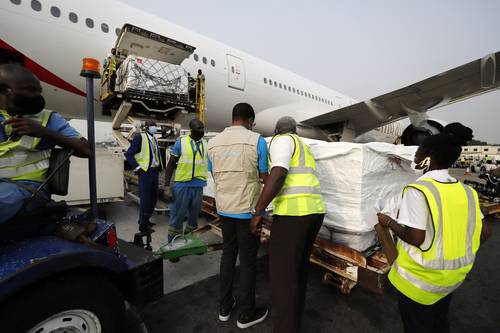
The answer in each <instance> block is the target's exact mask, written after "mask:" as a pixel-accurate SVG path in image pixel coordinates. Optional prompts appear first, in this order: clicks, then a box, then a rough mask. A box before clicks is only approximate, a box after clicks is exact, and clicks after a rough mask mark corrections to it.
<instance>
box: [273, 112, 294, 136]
mask: <svg viewBox="0 0 500 333" xmlns="http://www.w3.org/2000/svg"><path fill="white" fill-rule="evenodd" d="M274 133H276V134H285V133H297V122H296V121H295V119H293V118H292V117H289V116H285V117H281V118H280V119H279V120H278V122H277V123H276V128H275V129H274Z"/></svg>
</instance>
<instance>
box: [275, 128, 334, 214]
mask: <svg viewBox="0 0 500 333" xmlns="http://www.w3.org/2000/svg"><path fill="white" fill-rule="evenodd" d="M285 135H288V136H290V137H291V138H292V139H293V141H294V144H295V150H294V153H293V155H292V160H291V161H290V168H289V170H288V173H287V176H286V178H285V182H284V183H283V187H282V189H281V192H280V193H279V194H278V195H277V196H276V198H275V199H274V200H273V206H274V209H273V214H276V215H288V216H304V215H310V214H323V213H325V205H324V202H323V197H322V195H321V187H320V183H319V180H318V178H317V177H316V162H315V161H314V156H313V155H312V153H311V151H310V148H309V146H307V145H306V144H305V143H304V142H302V140H301V139H300V138H299V137H298V136H297V135H296V134H285ZM276 137H278V136H275V137H274V138H276ZM274 138H273V140H274ZM271 144H272V140H271V143H270V145H271Z"/></svg>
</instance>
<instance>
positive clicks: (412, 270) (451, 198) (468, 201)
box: [389, 179, 482, 305]
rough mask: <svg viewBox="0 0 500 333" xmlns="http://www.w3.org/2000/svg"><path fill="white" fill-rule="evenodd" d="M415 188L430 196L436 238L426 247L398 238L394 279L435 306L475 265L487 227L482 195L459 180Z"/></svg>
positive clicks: (399, 286) (406, 291)
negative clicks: (479, 196) (482, 214)
mask: <svg viewBox="0 0 500 333" xmlns="http://www.w3.org/2000/svg"><path fill="white" fill-rule="evenodd" d="M409 187H411V188H415V189H417V190H419V191H421V192H422V193H423V194H424V196H425V198H426V200H427V203H428V206H429V210H430V214H431V218H432V223H433V227H434V238H433V242H432V244H431V246H430V248H429V249H428V250H426V251H423V250H421V249H419V248H418V247H415V246H412V245H410V244H407V243H405V242H404V241H401V240H400V241H398V253H399V255H398V258H397V259H396V262H395V264H394V265H393V267H392V268H391V271H390V272H389V280H390V281H391V283H392V284H393V285H394V286H395V287H396V288H397V289H398V290H399V291H400V292H402V293H403V294H405V295H406V296H407V297H409V298H411V299H413V300H414V301H416V302H419V303H421V304H426V305H429V304H434V303H435V302H437V301H438V300H440V299H441V298H443V297H445V296H446V295H448V294H449V293H451V292H452V291H453V290H455V289H456V288H458V286H460V284H461V283H462V282H463V280H464V279H465V276H466V275H467V273H468V272H469V271H470V269H471V268H472V264H473V263H474V259H475V253H476V252H477V250H478V248H479V237H480V234H481V227H482V223H481V217H480V211H479V200H478V198H477V194H476V193H475V191H474V190H472V189H471V188H470V187H469V186H466V185H463V184H461V183H459V182H457V183H439V182H436V181H434V180H431V179H427V180H422V181H419V182H416V183H414V184H410V185H408V186H407V188H409ZM405 190H406V188H405Z"/></svg>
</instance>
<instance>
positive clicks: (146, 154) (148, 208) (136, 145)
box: [125, 119, 163, 232]
mask: <svg viewBox="0 0 500 333" xmlns="http://www.w3.org/2000/svg"><path fill="white" fill-rule="evenodd" d="M157 132H158V126H156V123H155V122H154V121H153V120H150V119H148V120H146V122H145V125H144V131H143V132H142V133H138V134H137V135H136V136H135V137H134V139H133V140H132V142H131V143H130V147H129V148H128V150H127V151H126V152H125V158H126V159H127V162H128V163H129V164H130V166H131V167H132V169H133V170H134V172H135V173H136V174H137V175H138V176H139V197H140V200H141V201H140V206H139V231H142V232H152V231H154V230H153V229H152V227H153V226H154V225H155V223H152V222H151V221H150V220H149V219H150V218H151V216H152V215H153V212H154V209H155V206H156V201H157V200H158V175H159V172H160V171H161V170H162V169H163V161H162V160H161V155H160V148H159V146H158V141H157V140H156V138H155V134H156V133H157Z"/></svg>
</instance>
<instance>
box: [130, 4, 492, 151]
mask: <svg viewBox="0 0 500 333" xmlns="http://www.w3.org/2000/svg"><path fill="white" fill-rule="evenodd" d="M122 1H123V2H126V3H128V4H130V5H132V6H136V7H138V8H141V9H143V10H145V11H148V12H151V13H154V14H156V15H158V16H160V17H163V18H165V19H166V20H168V21H171V22H173V23H176V24H179V25H181V26H183V27H186V28H188V29H190V30H193V31H196V32H199V33H201V34H203V35H206V36H207V37H210V38H213V39H216V40H219V41H221V42H223V43H226V44H228V45H230V46H232V47H235V48H237V49H240V50H242V51H246V52H248V53H250V54H252V55H254V56H257V57H259V58H262V59H264V60H267V61H269V62H271V63H274V64H276V65H279V66H281V67H283V68H286V69H288V70H291V71H293V72H295V73H297V74H300V75H302V76H304V77H307V78H309V79H311V80H313V81H316V82H319V83H321V84H324V85H325V86H327V87H330V88H332V89H334V90H337V91H339V92H341V93H344V94H346V95H348V96H351V97H353V98H355V99H357V100H365V99H368V98H372V97H376V96H378V95H381V94H384V93H386V92H390V91H392V90H395V89H398V88H401V87H402V86H406V85H408V84H412V83H414V82H417V81H419V80H422V79H425V78H427V77H429V76H432V75H434V74H437V73H440V72H442V71H445V70H447V69H451V68H453V67H455V66H459V65H461V64H464V63H467V62H469V61H472V60H475V59H477V58H480V57H482V56H484V55H486V54H488V53H492V52H496V51H499V50H500V29H499V25H498V22H499V18H498V15H499V13H500V1H495V0H470V1H462V0H446V1H445V0H441V1H435V0H434V1H431V0H414V1H408V0H406V1H405V0H392V1H388V0H385V1H382V0H378V1H368V0H366V1H356V0H322V1H320V0H308V1H294V0H288V1H286V0H266V1H264V0H252V1H238V0H204V1H196V0H191V1H167V0H149V1H147V4H146V1H144V2H142V1H137V0H122ZM131 23H133V22H131ZM499 113H500V91H495V92H492V93H488V94H484V95H481V96H478V97H474V98H472V99H469V100H467V101H464V102H460V103H456V104H453V105H450V106H448V107H445V108H441V109H438V110H435V111H433V112H431V113H430V115H431V117H433V118H436V119H442V120H444V121H447V122H452V121H460V122H462V123H463V124H465V125H467V126H469V127H471V128H472V129H473V130H474V134H475V138H476V139H482V140H486V141H488V142H490V143H500V131H499V129H498V127H499V125H500V121H499Z"/></svg>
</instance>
